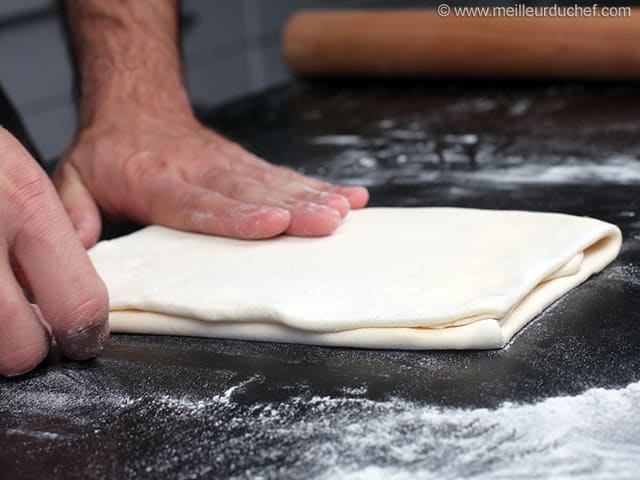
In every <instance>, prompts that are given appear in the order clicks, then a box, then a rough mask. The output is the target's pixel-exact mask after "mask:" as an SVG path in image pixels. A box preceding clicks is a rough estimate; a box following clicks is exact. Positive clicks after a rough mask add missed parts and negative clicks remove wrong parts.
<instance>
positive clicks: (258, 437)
mask: <svg viewBox="0 0 640 480" xmlns="http://www.w3.org/2000/svg"><path fill="white" fill-rule="evenodd" d="M262 380H263V379H262V378H260V377H259V376H254V377H250V378H248V379H247V380H244V381H239V382H237V383H236V384H235V385H233V386H231V387H230V388H227V389H226V390H225V391H224V393H222V394H219V395H214V396H212V397H209V398H181V397H176V396H173V395H167V394H163V395H157V396H155V395H145V396H142V397H138V398H136V397H132V396H129V395H125V394H116V393H113V392H112V393H109V392H101V393H100V395H99V396H97V397H96V399H95V403H96V404H95V405H93V408H88V407H87V402H86V399H85V400H84V401H83V402H82V405H80V403H81V402H80V401H79V400H78V399H77V397H76V398H74V396H73V395H69V394H62V393H54V392H48V393H46V394H45V393H44V392H43V393H42V394H41V396H40V397H39V399H38V401H37V402H35V403H37V405H36V404H34V403H33V401H34V398H35V397H34V394H33V393H31V394H30V395H27V396H25V398H23V399H22V400H27V399H31V403H32V404H33V408H34V410H38V411H42V410H47V411H48V413H47V415H48V416H49V417H51V416H54V417H57V418H59V419H65V421H68V422H71V424H72V425H73V426H74V428H76V430H77V429H78V428H79V427H82V426H85V427H87V428H90V429H91V431H93V428H96V430H95V431H96V432H100V435H114V432H113V431H111V432H110V429H113V428H114V425H115V426H116V427H117V425H118V424H119V423H121V422H122V420H121V419H123V418H126V419H127V420H126V422H125V427H126V425H135V424H141V425H144V427H145V430H146V431H147V432H151V433H153V432H154V431H155V432H167V433H168V432H176V433H175V434H169V435H167V434H166V433H163V438H164V441H163V442H164V443H163V444H162V448H161V449H160V450H159V451H158V452H156V453H155V454H152V455H150V458H149V457H145V458H144V459H138V460H137V461H138V462H139V465H133V466H131V467H130V468H131V469H132V471H138V472H145V473H146V474H149V475H153V473H154V472H155V473H158V472H169V471H176V470H177V471H180V472H181V475H179V476H178V477H177V478H196V477H197V474H198V472H200V473H201V472H205V471H211V472H216V471H221V469H222V471H228V469H230V470H231V478H238V479H240V478H264V479H268V478H283V477H286V478H320V479H333V478H346V479H367V480H376V479H384V480H403V479H414V478H421V479H438V480H440V479H457V478H470V479H514V478H527V479H537V478H540V479H542V478H554V479H560V480H561V479H576V478H578V479H596V478H598V479H599V478H616V479H620V480H624V479H635V478H637V471H638V469H639V468H640V422H637V421H636V419H635V414H636V412H637V411H638V410H639V409H640V383H633V384H630V385H628V386H627V387H626V388H621V389H610V390H608V389H602V388H595V389H590V390H587V391H585V392H584V393H582V394H580V395H577V396H573V397H554V398H548V399H546V400H543V401H540V402H537V403H532V404H515V403H504V404H503V405H501V406H499V407H498V408H496V409H487V408H468V409H463V408H443V407H434V406H431V405H425V404H421V403H419V402H412V401H407V400H402V399H394V398H391V399H388V400H385V401H373V400H370V399H367V398H364V395H366V389H365V388H352V389H349V390H345V391H344V392H343V394H344V395H345V396H344V397H339V398H335V397H319V396H305V395H297V396H294V397H292V398H289V399H288V400H286V401H283V402H261V403H260V402H259V403H246V402H245V401H244V399H243V392H244V391H245V389H247V388H253V387H255V386H256V383H260V382H262ZM15 400H18V401H20V400H21V399H20V398H18V399H15V398H14V401H15ZM98 402H99V403H98ZM5 407H6V406H5ZM25 407H27V405H24V403H23V408H25ZM3 410H5V408H0V413H2V411H3ZM94 411H103V412H106V414H108V417H107V418H105V419H102V420H100V421H98V422H95V421H94V420H91V419H90V418H87V417H89V416H91V415H95V414H94V413H93V412H94ZM150 412H151V414H150ZM23 413H28V408H25V409H24V410H23ZM150 418H151V419H153V420H152V423H149V419H150ZM114 419H118V421H114ZM137 419H138V420H137ZM136 422H138V423H136ZM140 422H142V423H140ZM67 428H69V427H67ZM130 428H131V427H126V428H125V429H124V430H122V431H121V432H118V431H116V433H117V434H118V435H120V434H121V435H123V436H125V437H123V438H128V437H130V436H131V432H130ZM4 433H5V434H7V435H9V436H14V437H15V438H16V440H21V439H24V438H25V436H27V437H31V438H32V439H34V440H36V441H49V442H64V441H66V442H69V441H70V440H73V439H72V438H70V437H68V436H65V435H63V434H62V433H57V432H55V431H47V432H25V428H23V427H20V428H18V427H10V428H9V429H8V430H4ZM79 438H84V439H85V440H83V441H86V439H87V437H86V435H81V436H80V437H79ZM123 441H125V442H126V440H123ZM185 442H186V443H185ZM174 443H175V444H174ZM123 448H124V447H123ZM249 452H250V453H249ZM134 460H135V459H134ZM181 462H188V463H187V464H182V463H181Z"/></svg>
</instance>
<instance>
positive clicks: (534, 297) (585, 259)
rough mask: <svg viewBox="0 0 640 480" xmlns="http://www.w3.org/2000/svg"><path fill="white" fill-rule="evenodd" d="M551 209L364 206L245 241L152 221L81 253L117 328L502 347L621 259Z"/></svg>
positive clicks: (613, 236)
mask: <svg viewBox="0 0 640 480" xmlns="http://www.w3.org/2000/svg"><path fill="white" fill-rule="evenodd" d="M620 245H621V234H620V230H619V229H618V228H617V227H616V226H614V225H611V224H608V223H605V222H602V221H600V220H596V219H592V218H587V217H576V216H570V215H564V214H557V213H538V212H523V211H497V210H476V209H462V208H436V207H427V208H368V209H364V210H360V211H354V212H351V213H350V214H349V216H348V217H347V219H346V221H345V224H344V225H343V226H341V227H340V229H339V230H338V231H337V232H335V233H334V234H333V235H331V236H328V237H322V238H295V237H287V236H282V237H277V238H274V239H270V240H260V241H243V240H234V239H228V238H221V237H211V236H206V235H199V234H193V233H186V232H180V231H176V230H171V229H168V228H164V227H160V226H151V227H147V228H144V229H142V230H140V231H138V232H136V233H133V234H131V235H128V236H125V237H121V238H118V239H115V240H111V241H104V242H100V243H99V244H98V245H96V246H95V247H94V248H93V249H91V250H90V252H89V253H90V256H91V259H92V261H93V263H94V265H95V267H96V269H97V271H98V273H99V274H100V275H101V276H102V278H103V279H104V281H105V283H106V285H107V288H108V290H109V296H110V302H111V303H110V309H111V311H110V322H111V328H112V331H114V332H130V333H145V334H163V335H190V336H202V337H217V338H234V339H244V340H257V341H274V342H290V343H305V344H316V345H334V346H347V347H364V348H392V349H416V350H421V349H490V348H500V347H502V346H504V345H505V344H506V343H507V342H508V341H509V340H510V339H511V338H512V337H513V336H514V335H515V333H517V332H518V331H519V330H520V329H521V328H522V327H523V326H525V325H526V324H527V323H528V322H529V321H530V320H531V319H533V318H534V317H535V316H536V315H538V314H539V313H540V312H541V311H542V310H543V309H544V308H545V307H547V306H548V305H549V304H551V303H552V302H553V301H555V300H556V299H558V298H559V297H560V296H562V295H564V294H565V293H566V292H568V291H569V290H571V289H572V288H574V287H575V286H577V285H579V284H580V283H582V282H583V281H585V280H586V279H587V278H588V277H589V276H591V275H592V274H594V273H596V272H599V271H600V270H602V269H603V268H604V267H605V266H606V265H607V264H609V263H610V262H611V261H612V260H613V259H614V258H615V257H616V255H617V254H618V252H619V250H620Z"/></svg>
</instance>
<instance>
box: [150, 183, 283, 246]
mask: <svg viewBox="0 0 640 480" xmlns="http://www.w3.org/2000/svg"><path fill="white" fill-rule="evenodd" d="M145 197H146V198H145V200H146V203H147V204H148V205H149V208H148V209H147V211H146V213H145V214H144V216H145V217H146V218H143V219H142V220H143V221H145V222H147V223H158V224H161V225H166V226H168V227H173V228H177V229H180V230H187V231H191V232H200V233H207V234H211V235H222V236H226V237H233V238H242V239H258V238H270V237H274V236H276V235H280V234H281V233H283V232H284V231H285V230H287V228H288V227H289V223H290V222H291V216H290V214H289V212H288V211H287V210H285V209H282V208H278V207H270V206H266V205H256V204H251V203H246V202H241V201H238V200H234V199H231V198H228V197H226V196H224V195H222V194H220V193H216V192H212V191H209V190H207V189H206V188H202V187H199V186H197V185H192V184H189V183H186V182H184V181H182V180H178V179H175V178H170V177H166V178H162V179H158V180H156V181H155V182H154V183H153V184H151V185H150V186H149V187H148V190H147V192H146V195H145Z"/></svg>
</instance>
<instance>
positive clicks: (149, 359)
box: [0, 82, 640, 479]
mask: <svg viewBox="0 0 640 480" xmlns="http://www.w3.org/2000/svg"><path fill="white" fill-rule="evenodd" d="M200 113H201V117H202V118H203V119H204V121H205V122H207V123H208V124H210V125H211V126H213V127H214V128H216V129H218V130H220V131H222V132H223V133H225V134H227V135H229V136H231V137H232V138H234V139H235V140H237V141H239V142H240V143H242V144H243V145H245V146H246V147H247V148H249V149H250V150H253V151H254V152H256V153H258V154H260V155H262V156H264V157H265V158H266V159H268V160H270V161H272V162H274V163H280V164H285V165H290V166H293V167H295V168H298V169H300V170H302V171H304V172H305V173H307V174H310V175H317V176H321V177H324V178H328V179H331V180H339V181H341V182H346V183H353V184H364V185H366V186H368V187H369V189H370V192H371V205H375V206H383V205H393V206H416V205H424V206H430V205H433V206H436V205H440V206H444V205H447V206H460V207H476V208H491V209H527V210H541V211H560V212H565V213H571V214H576V215H589V216H593V217H597V218H600V219H603V220H606V221H609V222H612V223H615V224H617V225H619V226H620V227H621V228H622V231H623V234H624V245H623V247H622V252H621V254H620V256H619V258H618V259H617V260H616V261H615V262H614V263H613V264H612V265H610V266H609V267H608V268H607V269H606V270H605V271H604V272H602V273H601V274H599V275H597V276H595V277H593V278H592V279H590V280H589V281H587V282H586V283H585V284H583V285H582V286H580V287H578V288H576V289H575V290H573V291H572V292H570V293H569V294H567V295H566V296H564V297H563V298H562V299H560V300H559V301H558V302H556V303H554V304H553V305H551V306H550V307H549V308H548V309H547V310H546V311H544V312H543V313H542V314H541V315H540V316H539V317H538V318H537V319H536V320H535V321H534V322H532V323H531V324H530V325H529V326H528V327H526V328H525V329H524V330H523V331H522V332H521V333H520V334H519V335H517V336H516V338H515V339H514V340H513V341H512V343H511V344H510V345H508V346H507V347H506V348H505V349H503V350H499V351H481V352H402V351H369V350H358V349H341V348H322V347H313V346H301V345H286V344H272V343H251V342H240V341H227V340H215V339H199V338H177V337H153V336H136V335H112V337H111V341H110V344H109V346H108V347H107V348H106V350H105V352H104V353H103V354H102V355H101V356H100V357H99V358H98V359H96V360H93V361H89V362H83V363H73V362H68V361H66V360H64V359H62V358H61V357H60V356H59V355H58V354H56V353H55V352H54V353H52V355H51V356H50V358H49V359H48V360H47V361H46V362H45V364H44V365H42V366H41V367H39V368H38V369H36V370H35V371H33V372H32V373H30V374H27V375H25V376H23V377H20V378H18V379H15V380H0V478H41V477H46V478H65V479H67V478H114V477H135V478H162V477H169V478H201V477H202V478H207V477H222V478H224V477H233V478H313V477H316V478H378V477H380V478H382V477H385V478H391V479H395V478H439V479H442V478H461V477H466V478H547V477H553V478H563V477H571V478H576V477H579V478H636V477H637V469H638V468H640V421H638V420H637V416H636V414H637V411H638V408H639V407H640V384H636V383H635V382H638V381H639V380H640V348H639V347H640V313H639V309H640V261H639V260H640V206H639V205H638V203H639V200H640V86H638V85H626V84H609V85H605V84H591V85H584V84H540V83H533V84H519V85H516V84H509V83H500V84H496V83H477V82H476V83H466V84H464V83H450V82H422V83H417V82H413V83H407V82H402V83H391V82H383V83H377V84H373V83H356V82H349V83H322V84H295V85H291V86H286V87H283V88H277V89H274V90H270V91H268V92H266V93H264V94H261V95H258V96H254V97H250V98H246V99H243V100H240V101H237V102H234V103H232V104H229V105H226V106H224V107H222V108H219V109H216V110H215V111H212V112H200ZM532 241H535V239H532Z"/></svg>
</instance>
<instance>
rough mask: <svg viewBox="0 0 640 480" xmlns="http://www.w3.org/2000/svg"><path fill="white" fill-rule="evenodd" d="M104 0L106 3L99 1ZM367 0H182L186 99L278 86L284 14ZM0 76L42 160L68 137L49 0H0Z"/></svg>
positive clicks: (70, 114)
mask: <svg viewBox="0 0 640 480" xmlns="http://www.w3.org/2000/svg"><path fill="white" fill-rule="evenodd" d="M105 1H108V0H105ZM384 3H386V4H387V5H389V4H392V5H393V4H395V3H394V2H388V1H387V2H381V1H374V0H360V1H358V0H350V1H336V0H269V1H267V0H262V1H261V0H184V1H183V2H182V13H183V17H184V21H185V26H184V29H183V49H184V62H185V70H186V78H187V82H188V87H189V90H190V93H191V97H192V100H193V102H194V103H195V104H196V105H197V106H201V107H210V106H213V105H216V104H219V103H221V102H223V101H225V100H228V99H231V98H234V97H237V96H241V95H245V94H247V93H251V92H255V91H258V90H260V89H264V88H266V87H269V86H272V85H275V84H278V83H281V82H283V81H285V80H287V79H288V78H289V75H290V74H289V71H288V70H287V67H286V65H285V63H284V61H283V59H282V55H281V52H280V33H281V30H282V27H283V25H284V23H285V21H286V19H287V18H288V16H289V15H290V14H291V13H292V12H293V11H294V10H296V9H299V8H306V7H329V8H334V7H347V6H372V5H381V4H384ZM0 81H1V82H2V84H3V85H4V88H5V90H6V91H7V93H8V95H9V96H10V98H11V100H12V101H13V103H14V105H15V106H16V108H17V109H18V111H19V112H20V113H21V114H22V117H23V120H24V122H25V123H26V126H27V129H28V130H29V132H30V134H31V136H32V138H33V140H34V141H35V143H36V145H37V147H38V149H39V150H40V152H41V154H42V156H43V157H44V158H45V159H46V160H51V159H53V158H55V157H56V156H57V155H59V154H60V152H61V151H62V150H63V149H64V148H65V146H66V145H67V144H68V143H69V141H70V140H71V138H72V136H73V132H74V128H75V109H74V105H73V101H72V93H71V84H72V69H71V61H70V59H69V56H68V54H67V49H66V46H65V40H64V31H63V26H62V23H61V21H60V16H59V12H58V8H57V5H56V3H55V2H54V1H52V0H2V2H0Z"/></svg>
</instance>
